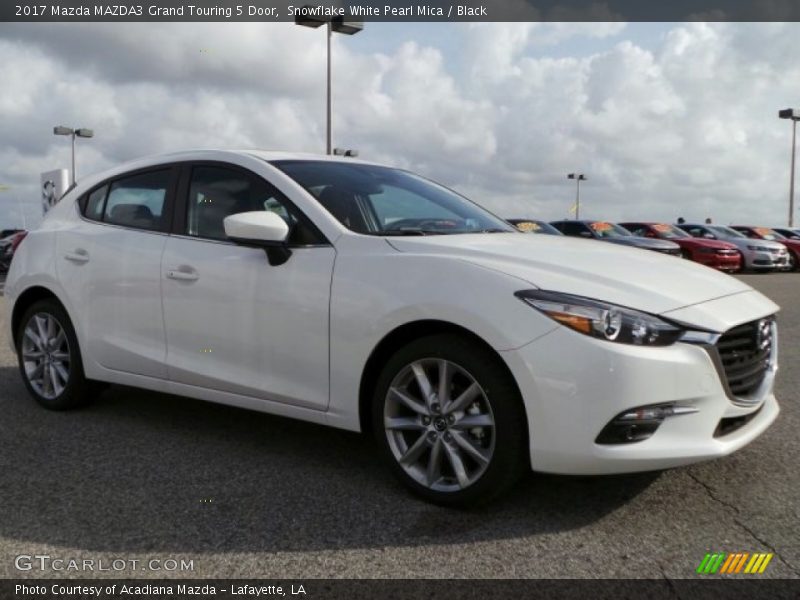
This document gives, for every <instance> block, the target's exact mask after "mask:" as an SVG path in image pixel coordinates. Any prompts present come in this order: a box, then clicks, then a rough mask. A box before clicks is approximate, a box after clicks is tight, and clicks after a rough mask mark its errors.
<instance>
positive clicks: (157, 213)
mask: <svg viewBox="0 0 800 600" xmlns="http://www.w3.org/2000/svg"><path fill="white" fill-rule="evenodd" d="M169 178H170V170H169V169H164V170H160V171H151V172H149V173H141V174H139V175H133V176H131V177H126V178H124V179H118V180H117V181H115V182H114V183H112V184H111V190H110V191H109V194H108V200H107V201H106V208H105V218H104V220H105V222H106V223H113V224H115V225H125V226H126V227H135V228H137V229H148V230H153V231H156V230H159V229H161V216H162V213H163V210H164V200H165V198H166V196H167V187H168V186H169Z"/></svg>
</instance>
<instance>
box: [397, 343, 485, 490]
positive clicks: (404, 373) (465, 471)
mask: <svg viewBox="0 0 800 600" xmlns="http://www.w3.org/2000/svg"><path fill="white" fill-rule="evenodd" d="M384 429H385V432H386V437H387V440H388V442H389V448H390V449H391V452H392V454H393V455H394V458H395V460H396V461H397V463H398V464H399V465H400V466H401V467H402V468H403V469H404V470H405V472H406V473H407V474H408V475H409V476H411V477H412V478H413V479H414V480H416V481H417V482H418V483H420V484H422V485H424V486H425V487H427V488H429V489H431V490H435V491H439V492H454V491H458V490H462V489H464V488H467V487H469V486H470V485H472V484H473V483H475V482H476V481H478V479H480V477H481V476H482V475H483V473H484V472H485V471H486V469H487V468H488V466H489V464H490V463H491V461H492V456H493V454H494V448H495V419H494V414H493V412H492V407H491V405H490V404H489V401H488V399H487V397H486V393H485V391H484V390H483V388H482V387H481V386H480V384H479V383H478V382H477V381H476V379H475V378H474V377H473V376H472V375H470V374H469V373H468V372H467V371H466V370H465V369H463V368H462V367H460V366H459V365H457V364H455V363H453V362H451V361H448V360H444V359H439V358H429V359H422V360H417V361H414V362H412V363H411V364H408V365H406V366H405V367H404V368H402V369H401V370H400V372H399V373H398V374H397V376H396V377H395V378H394V380H393V381H392V383H391V385H390V386H389V390H388V392H387V394H386V399H385V403H384Z"/></svg>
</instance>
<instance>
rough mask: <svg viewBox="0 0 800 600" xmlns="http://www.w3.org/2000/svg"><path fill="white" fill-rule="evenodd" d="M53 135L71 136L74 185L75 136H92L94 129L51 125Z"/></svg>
mask: <svg viewBox="0 0 800 600" xmlns="http://www.w3.org/2000/svg"><path fill="white" fill-rule="evenodd" d="M53 135H69V136H71V137H72V185H75V138H76V137H81V138H90V137H94V131H92V130H91V129H86V128H85V127H82V128H80V129H72V128H71V127H64V126H63V125H59V126H58V127H53Z"/></svg>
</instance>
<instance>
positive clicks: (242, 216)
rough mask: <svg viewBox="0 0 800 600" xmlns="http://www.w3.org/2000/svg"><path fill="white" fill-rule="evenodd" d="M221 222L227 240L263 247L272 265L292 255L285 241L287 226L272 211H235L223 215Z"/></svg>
mask: <svg viewBox="0 0 800 600" xmlns="http://www.w3.org/2000/svg"><path fill="white" fill-rule="evenodd" d="M222 224H223V226H224V227H225V235H227V236H228V239H229V240H231V241H232V242H234V243H236V244H239V245H240V246H248V247H250V248H263V249H264V251H265V252H266V253H267V259H268V260H269V264H271V265H273V266H276V265H282V264H283V263H285V262H286V261H287V260H289V257H290V256H291V255H292V251H291V250H290V249H289V245H288V243H287V239H288V237H289V226H288V225H287V224H286V221H284V220H283V219H282V218H280V217H279V216H278V215H276V214H275V213H274V212H270V211H267V210H257V211H253V212H244V213H237V214H235V215H230V216H228V217H225V218H224V219H223V220H222Z"/></svg>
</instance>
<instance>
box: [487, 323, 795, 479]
mask: <svg viewBox="0 0 800 600" xmlns="http://www.w3.org/2000/svg"><path fill="white" fill-rule="evenodd" d="M502 355H503V357H504V358H505V360H506V362H507V364H508V365H509V367H510V368H511V370H512V372H513V374H514V376H515V377H516V379H517V382H518V384H519V386H520V390H521V392H522V396H523V398H524V401H525V405H526V410H527V415H528V427H529V432H530V455H531V466H532V468H533V470H535V471H543V472H549V473H561V474H574V475H599V474H611V473H627V472H636V471H650V470H659V469H666V468H670V467H677V466H681V465H686V464H690V463H694V462H697V461H701V460H707V459H711V458H717V457H720V456H725V455H727V454H730V453H731V452H734V451H735V450H738V449H739V448H741V447H743V446H745V445H746V444H748V443H750V442H751V441H753V440H754V439H755V438H756V437H758V436H759V435H760V434H761V433H762V432H763V431H764V430H765V429H766V428H767V427H769V425H770V424H771V423H772V422H773V421H774V420H775V418H776V417H777V415H778V412H779V408H778V403H777V400H776V399H775V396H774V395H773V393H772V387H773V385H772V384H773V379H774V369H773V370H772V371H771V372H770V373H768V374H767V377H766V378H765V382H764V385H762V386H761V388H760V390H759V394H760V397H759V398H758V399H756V401H755V402H753V403H752V404H749V405H747V406H737V405H736V404H734V403H733V402H732V400H731V398H729V396H728V395H727V393H726V389H725V387H724V385H723V383H722V380H721V379H720V375H719V373H718V371H717V367H716V366H715V364H714V361H713V360H712V358H711V355H710V354H709V353H708V351H707V350H706V349H704V348H703V347H701V346H698V345H694V344H689V343H683V342H679V343H676V344H673V345H672V346H667V347H662V348H642V347H636V346H628V345H623V344H614V343H610V342H605V341H602V340H596V339H593V338H589V337H586V336H584V335H582V334H579V333H576V332H574V331H571V330H569V329H567V328H565V327H559V328H558V329H556V330H554V331H553V332H551V333H549V334H547V335H546V336H544V337H541V338H539V339H538V340H535V341H533V342H531V343H530V344H528V345H526V346H523V347H522V348H518V349H516V350H510V351H506V352H503V353H502ZM662 403H663V404H666V403H676V404H677V405H683V406H691V407H694V408H696V409H697V412H695V413H692V414H681V415H675V416H671V417H667V418H666V420H665V421H664V422H663V423H662V424H661V426H660V427H659V428H658V430H657V431H656V432H655V433H654V434H653V435H652V436H651V437H650V438H648V439H646V440H643V441H639V442H634V443H629V444H616V445H602V444H597V443H595V440H596V439H597V436H598V434H599V433H600V431H602V430H603V428H604V427H605V426H606V425H607V424H608V423H609V422H610V421H611V420H612V419H613V418H614V417H615V416H616V415H618V414H620V413H622V412H623V411H626V410H630V409H633V408H637V407H641V406H644V405H652V404H662ZM746 415H753V416H752V417H751V418H750V419H749V420H747V422H746V423H744V424H743V425H741V426H740V427H738V428H737V429H735V430H734V431H732V432H730V433H727V434H725V433H723V434H722V435H720V429H718V428H720V426H721V424H724V423H731V422H732V421H730V420H731V419H735V418H737V417H743V416H746ZM723 419H725V420H726V421H723ZM734 422H735V421H734ZM722 429H724V428H722ZM715 433H716V434H717V435H715Z"/></svg>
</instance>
